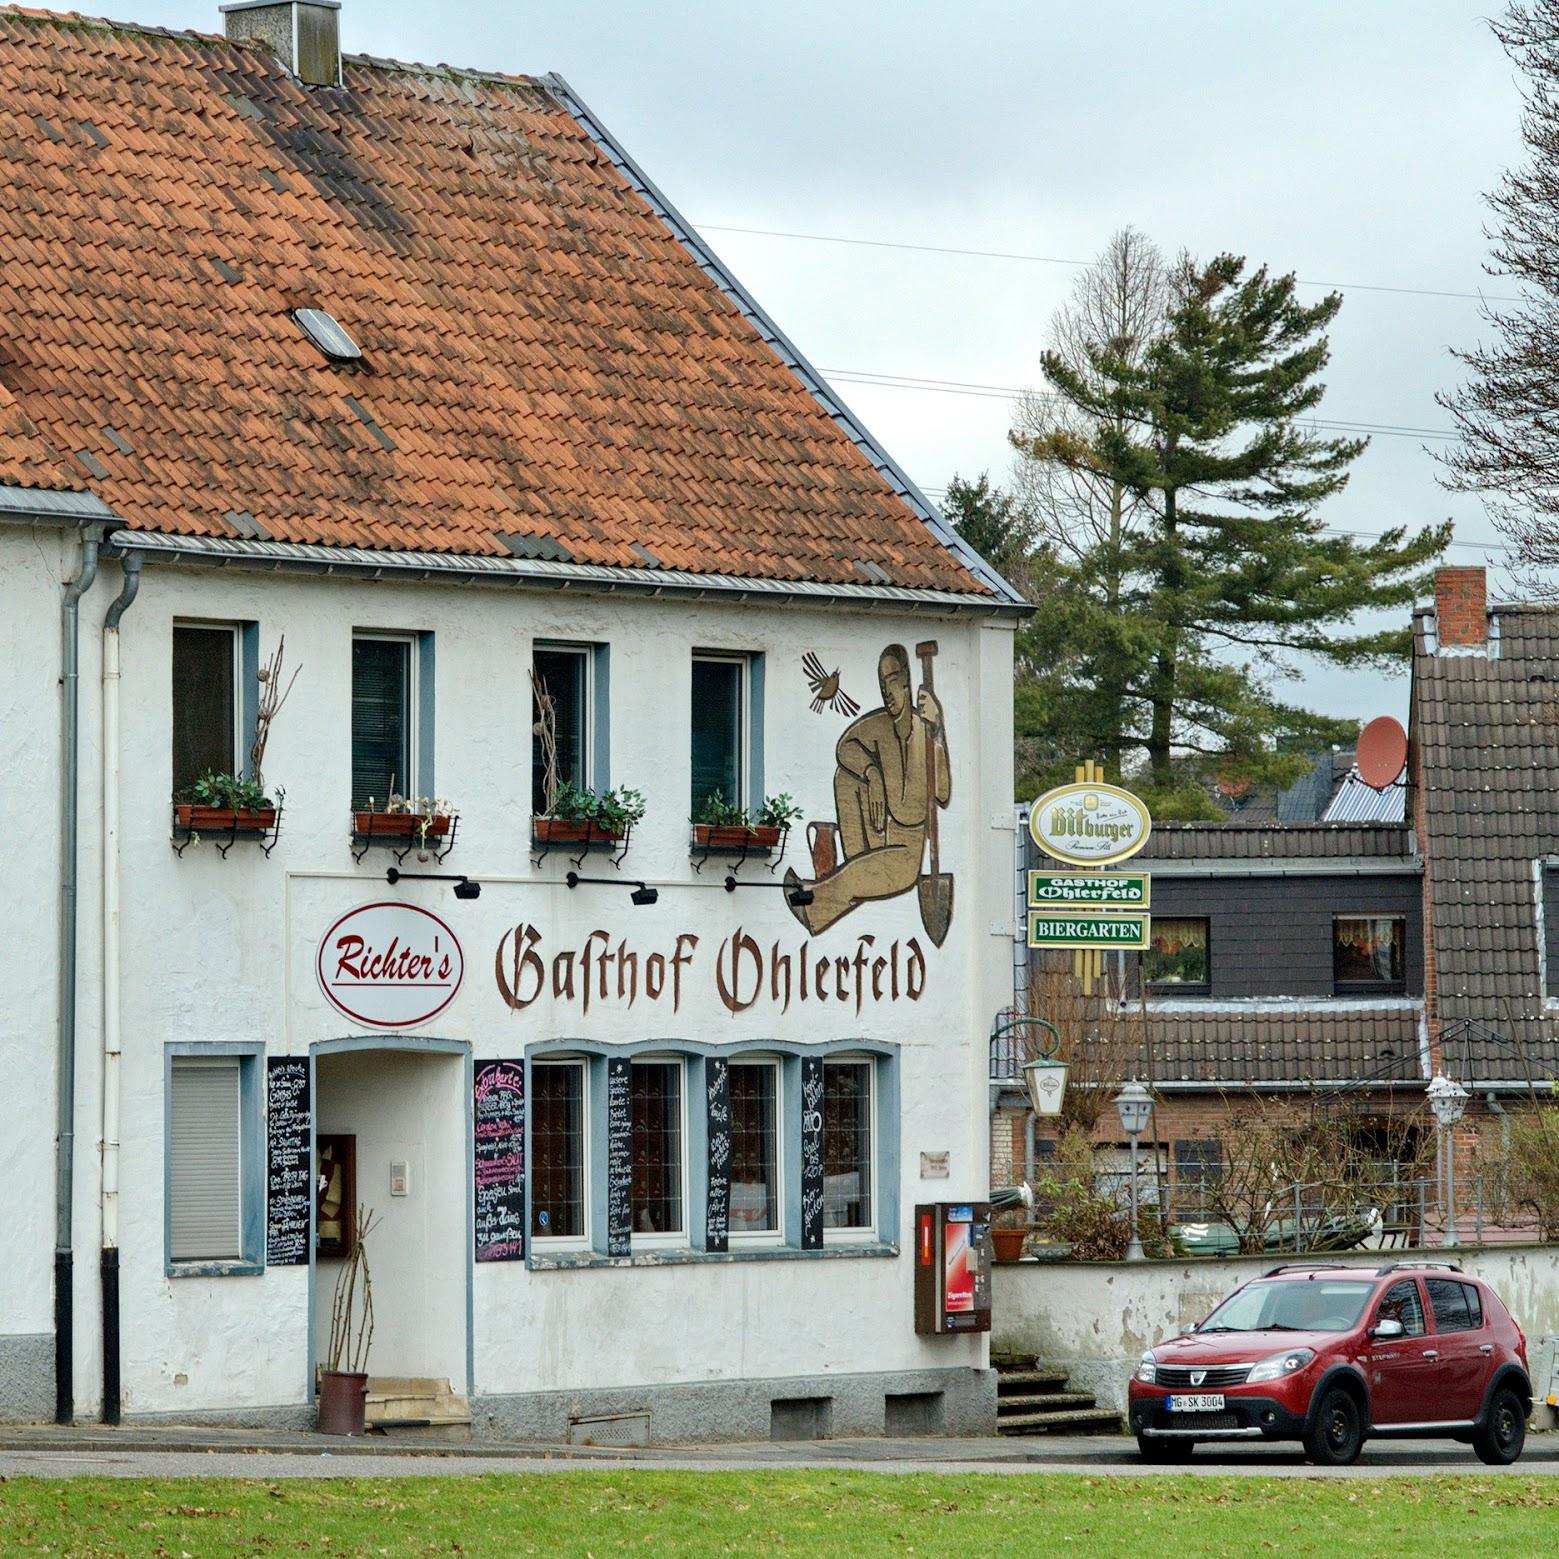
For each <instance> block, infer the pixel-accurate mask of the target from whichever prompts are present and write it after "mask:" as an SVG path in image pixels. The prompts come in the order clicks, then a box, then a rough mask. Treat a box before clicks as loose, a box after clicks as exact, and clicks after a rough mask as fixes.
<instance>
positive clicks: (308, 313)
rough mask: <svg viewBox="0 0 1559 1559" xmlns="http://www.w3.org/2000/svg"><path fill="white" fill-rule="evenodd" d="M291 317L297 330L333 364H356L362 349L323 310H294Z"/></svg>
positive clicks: (338, 323)
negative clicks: (295, 322)
mask: <svg viewBox="0 0 1559 1559" xmlns="http://www.w3.org/2000/svg"><path fill="white" fill-rule="evenodd" d="M292 317H293V318H294V319H295V320H297V322H298V327H299V329H301V330H302V332H303V334H304V335H306V336H307V337H308V338H309V340H310V341H312V342H313V343H314V345H315V346H317V347H318V348H319V349H320V351H321V352H323V353H324V354H325V356H326V357H328V358H329V359H330V360H331V362H333V363H351V362H356V361H357V360H358V359H359V358H360V357H361V356H362V355H363V349H362V348H361V347H360V346H359V345H358V344H357V343H356V342H355V341H354V340H353V339H352V338H351V336H349V335H348V334H347V333H346V331H345V329H344V328H343V327H342V326H341V324H340V322H339V321H337V320H336V319H335V318H334V317H333V316H331V315H329V314H327V313H326V312H325V311H324V310H323V309H294V310H293V311H292Z"/></svg>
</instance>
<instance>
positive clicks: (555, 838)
mask: <svg viewBox="0 0 1559 1559" xmlns="http://www.w3.org/2000/svg"><path fill="white" fill-rule="evenodd" d="M643 817H644V797H643V796H642V795H641V794H640V793H639V792H638V791H636V790H634V789H632V788H631V787H629V786H627V785H623V786H619V787H614V788H613V789H611V790H607V791H603V792H601V794H600V795H597V794H596V792H595V791H593V790H589V789H587V788H585V787H584V786H582V785H575V784H574V783H572V781H570V780H562V781H560V782H559V784H558V786H557V788H556V789H555V790H554V791H553V793H552V805H551V807H550V808H549V809H548V811H547V815H546V816H545V817H538V818H536V819H535V820H534V822H533V824H532V836H533V837H534V838H535V840H536V842H537V843H538V844H544V843H549V842H550V843H553V844H578V843H580V842H581V841H584V840H589V839H602V840H608V839H610V840H617V839H622V838H623V837H624V836H625V835H626V834H627V832H628V830H629V829H630V828H633V827H634V826H635V825H636V824H638V823H639V822H640V821H641V820H642V818H643Z"/></svg>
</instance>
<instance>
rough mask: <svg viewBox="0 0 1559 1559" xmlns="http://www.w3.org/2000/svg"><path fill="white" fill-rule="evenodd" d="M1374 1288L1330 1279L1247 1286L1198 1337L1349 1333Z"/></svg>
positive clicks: (1219, 1310) (1210, 1319)
mask: <svg viewBox="0 0 1559 1559" xmlns="http://www.w3.org/2000/svg"><path fill="white" fill-rule="evenodd" d="M1374 1287H1375V1285H1374V1284H1373V1283H1357V1282H1348V1281H1346V1280H1340V1281H1337V1282H1332V1281H1330V1280H1328V1279H1325V1278H1310V1279H1307V1280H1305V1281H1303V1282H1297V1283H1296V1282H1294V1281H1293V1280H1292V1279H1290V1280H1289V1281H1288V1282H1274V1283H1247V1284H1246V1285H1245V1287H1244V1288H1241V1289H1236V1290H1235V1292H1234V1293H1232V1294H1230V1295H1229V1297H1228V1298H1227V1299H1226V1300H1224V1302H1223V1303H1222V1304H1221V1305H1219V1306H1218V1308H1217V1309H1216V1310H1214V1311H1213V1313H1212V1314H1211V1315H1210V1316H1208V1317H1207V1319H1206V1320H1205V1321H1204V1322H1203V1323H1202V1324H1201V1325H1200V1326H1199V1327H1198V1328H1197V1330H1198V1331H1199V1332H1346V1331H1349V1330H1351V1329H1352V1328H1353V1327H1355V1326H1357V1325H1358V1324H1359V1317H1360V1316H1361V1315H1363V1313H1364V1306H1365V1304H1366V1303H1367V1302H1368V1300H1369V1297H1370V1294H1371V1293H1372V1292H1373V1290H1374Z"/></svg>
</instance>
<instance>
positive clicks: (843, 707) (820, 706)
mask: <svg viewBox="0 0 1559 1559" xmlns="http://www.w3.org/2000/svg"><path fill="white" fill-rule="evenodd" d="M801 669H802V670H803V671H804V672H806V674H807V685H808V686H809V687H810V688H811V689H812V713H813V714H815V715H818V714H822V712H823V710H824V709H832V710H833V712H834V713H835V714H836V715H843V716H844V717H845V718H846V719H847V720H848V719H849V718H850V717H851V716H852V715H858V714H859V713H860V712H861V706H860V705H859V704H858V703H856V701H855V700H854V699H853V698H851V697H850V695H849V694H848V693H846V692H845V691H844V689H843V688H841V687H840V686H839V671H838V668H837V667H836V668H835V669H834V670H833V671H824V670H823V663H822V661H820V660H819V659H818V658H817V656H816V655H814V654H813V653H812V651H811V650H808V651H807V652H806V654H805V655H803V656H802V657H801Z"/></svg>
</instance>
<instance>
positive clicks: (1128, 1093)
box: [1115, 1079, 1153, 1261]
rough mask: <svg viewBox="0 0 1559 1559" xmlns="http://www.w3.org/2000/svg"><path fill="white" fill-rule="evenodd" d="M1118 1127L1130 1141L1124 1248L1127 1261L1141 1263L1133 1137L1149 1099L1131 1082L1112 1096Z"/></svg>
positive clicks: (1147, 1110)
mask: <svg viewBox="0 0 1559 1559" xmlns="http://www.w3.org/2000/svg"><path fill="white" fill-rule="evenodd" d="M1115 1109H1116V1113H1117V1114H1118V1115H1119V1116H1120V1118H1121V1127H1122V1129H1123V1130H1124V1131H1125V1133H1126V1135H1127V1136H1128V1137H1130V1138H1131V1239H1130V1241H1129V1242H1128V1243H1127V1246H1126V1259H1127V1261H1142V1260H1145V1259H1146V1258H1145V1257H1144V1255H1143V1251H1142V1239H1141V1236H1140V1235H1139V1234H1138V1233H1137V1138H1138V1137H1140V1136H1141V1135H1142V1133H1143V1132H1144V1131H1145V1130H1146V1129H1147V1124H1148V1116H1149V1115H1150V1114H1151V1113H1152V1110H1153V1096H1152V1095H1151V1094H1150V1093H1149V1092H1148V1091H1147V1089H1146V1088H1144V1087H1143V1086H1142V1084H1141V1083H1139V1082H1137V1081H1136V1080H1135V1079H1133V1080H1132V1081H1131V1082H1129V1083H1127V1084H1126V1086H1125V1087H1124V1088H1122V1089H1121V1091H1120V1092H1119V1093H1118V1094H1116V1096H1115Z"/></svg>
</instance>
